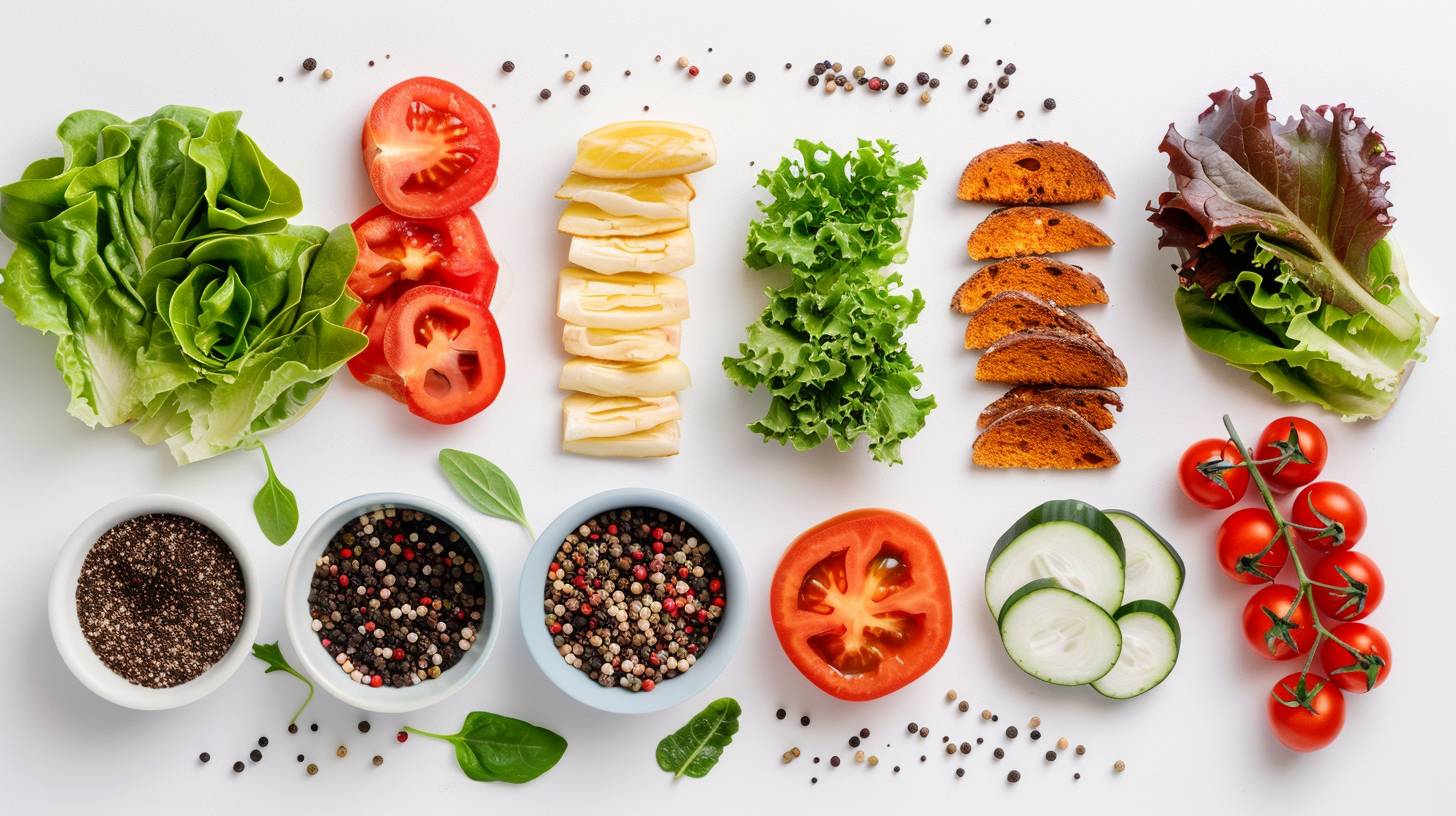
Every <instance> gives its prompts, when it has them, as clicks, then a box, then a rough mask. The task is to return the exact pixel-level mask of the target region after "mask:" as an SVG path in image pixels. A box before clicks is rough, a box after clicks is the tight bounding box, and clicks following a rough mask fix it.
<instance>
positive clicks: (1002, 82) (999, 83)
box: [996, 74, 1011, 88]
mask: <svg viewBox="0 0 1456 816" xmlns="http://www.w3.org/2000/svg"><path fill="white" fill-rule="evenodd" d="M1010 86H1011V77H1008V76H1006V75H1005V74H1002V75H1001V76H998V77H996V87H998V88H1008V87H1010Z"/></svg>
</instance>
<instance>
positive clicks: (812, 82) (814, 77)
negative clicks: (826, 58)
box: [809, 75, 819, 88]
mask: <svg viewBox="0 0 1456 816" xmlns="http://www.w3.org/2000/svg"><path fill="white" fill-rule="evenodd" d="M818 84H819V77H818V75H811V76H810V77H809V87H810V88H812V87H814V86H815V85H818Z"/></svg>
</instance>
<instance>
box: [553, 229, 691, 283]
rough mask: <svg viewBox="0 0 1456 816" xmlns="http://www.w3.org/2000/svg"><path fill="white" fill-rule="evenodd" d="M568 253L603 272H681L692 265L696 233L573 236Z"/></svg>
mask: <svg viewBox="0 0 1456 816" xmlns="http://www.w3.org/2000/svg"><path fill="white" fill-rule="evenodd" d="M568 257H569V259H570V260H571V262H572V263H574V264H576V265H577V266H580V267H584V268H586V269H590V270H591V271H593V272H600V273H601V274H603V275H615V274H618V273H620V272H655V273H667V272H680V271H682V270H684V269H687V268H688V267H689V266H692V265H693V233H692V231H691V230H686V229H680V230H676V231H674V232H664V233H662V234H660V235H642V236H638V237H635V238H626V237H607V238H583V237H581V236H572V239H571V252H570V255H569V256H568Z"/></svg>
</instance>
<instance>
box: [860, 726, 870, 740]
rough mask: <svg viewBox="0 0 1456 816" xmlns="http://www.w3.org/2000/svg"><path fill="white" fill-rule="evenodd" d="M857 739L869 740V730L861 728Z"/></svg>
mask: <svg viewBox="0 0 1456 816" xmlns="http://www.w3.org/2000/svg"><path fill="white" fill-rule="evenodd" d="M859 738H860V739H869V738H870V730H869V729H868V728H861V729H860V730H859Z"/></svg>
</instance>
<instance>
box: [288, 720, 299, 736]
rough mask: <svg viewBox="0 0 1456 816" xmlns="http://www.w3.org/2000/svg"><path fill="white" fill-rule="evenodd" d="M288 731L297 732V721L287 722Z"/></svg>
mask: <svg viewBox="0 0 1456 816" xmlns="http://www.w3.org/2000/svg"><path fill="white" fill-rule="evenodd" d="M288 733H290V734H297V733H298V723H289V724H288Z"/></svg>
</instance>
